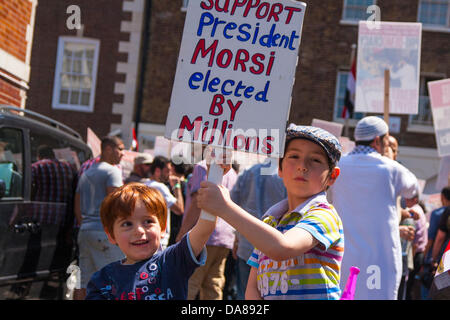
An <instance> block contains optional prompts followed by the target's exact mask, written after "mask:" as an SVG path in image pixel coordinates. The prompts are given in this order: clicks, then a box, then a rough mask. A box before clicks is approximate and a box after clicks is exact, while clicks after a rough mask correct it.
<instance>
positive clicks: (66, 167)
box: [30, 130, 78, 217]
mask: <svg viewBox="0 0 450 320" xmlns="http://www.w3.org/2000/svg"><path fill="white" fill-rule="evenodd" d="M30 142H31V200H32V201H38V202H47V203H48V202H61V203H65V204H69V205H70V204H71V203H72V196H73V187H74V179H75V177H76V173H77V170H76V165H74V164H73V163H71V162H70V161H69V160H67V158H72V159H73V158H74V157H76V158H78V157H77V155H76V153H75V152H72V151H71V149H70V148H61V147H63V146H64V145H63V142H62V141H61V140H57V139H55V138H54V137H52V136H50V135H46V134H41V133H39V132H37V131H34V130H33V131H30ZM74 154H75V155H74ZM52 208H53V207H52ZM58 213H60V212H59V211H58ZM52 214H53V212H52V210H51V208H50V207H49V208H44V207H42V206H35V208H34V216H36V215H39V217H48V216H50V215H52Z"/></svg>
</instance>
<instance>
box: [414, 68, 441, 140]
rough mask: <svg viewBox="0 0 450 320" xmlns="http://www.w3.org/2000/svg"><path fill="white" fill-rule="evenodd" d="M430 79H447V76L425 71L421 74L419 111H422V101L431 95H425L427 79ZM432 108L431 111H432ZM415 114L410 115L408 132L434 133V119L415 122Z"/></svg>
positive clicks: (427, 99)
mask: <svg viewBox="0 0 450 320" xmlns="http://www.w3.org/2000/svg"><path fill="white" fill-rule="evenodd" d="M427 78H428V79H429V78H433V79H430V80H429V81H433V80H439V79H445V78H446V76H445V75H444V74H436V73H423V74H421V75H420V84H419V86H420V87H419V90H420V91H419V111H420V101H424V99H425V100H426V101H429V96H427V95H425V92H426V91H428V87H427V82H426V79H427ZM431 112H432V111H431V109H430V113H431ZM413 117H414V115H409V116H408V127H407V131H408V132H420V133H434V124H433V120H431V123H430V124H417V123H414V122H413ZM431 119H433V115H432V114H431Z"/></svg>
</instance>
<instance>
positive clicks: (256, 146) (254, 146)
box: [245, 136, 259, 152]
mask: <svg viewBox="0 0 450 320" xmlns="http://www.w3.org/2000/svg"><path fill="white" fill-rule="evenodd" d="M252 140H253V141H254V144H253V151H252V152H258V147H259V137H258V136H256V137H248V138H247V140H246V143H245V151H249V150H250V141H252Z"/></svg>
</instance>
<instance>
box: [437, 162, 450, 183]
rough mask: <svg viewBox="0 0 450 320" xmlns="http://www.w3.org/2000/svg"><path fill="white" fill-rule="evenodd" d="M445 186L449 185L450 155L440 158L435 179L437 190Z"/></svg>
mask: <svg viewBox="0 0 450 320" xmlns="http://www.w3.org/2000/svg"><path fill="white" fill-rule="evenodd" d="M446 186H450V156H445V157H442V158H441V161H440V163H439V173H438V178H437V180H436V189H437V190H442V188H444V187H446Z"/></svg>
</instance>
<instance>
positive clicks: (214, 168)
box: [200, 161, 223, 221]
mask: <svg viewBox="0 0 450 320" xmlns="http://www.w3.org/2000/svg"><path fill="white" fill-rule="evenodd" d="M222 178H223V169H222V167H221V166H219V165H218V164H217V163H216V162H215V161H212V162H211V165H210V167H209V173H208V181H209V182H212V183H215V184H221V183H222ZM200 219H205V220H209V221H215V220H216V217H215V216H213V215H212V214H210V213H207V212H206V211H204V210H202V211H201V212H200Z"/></svg>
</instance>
